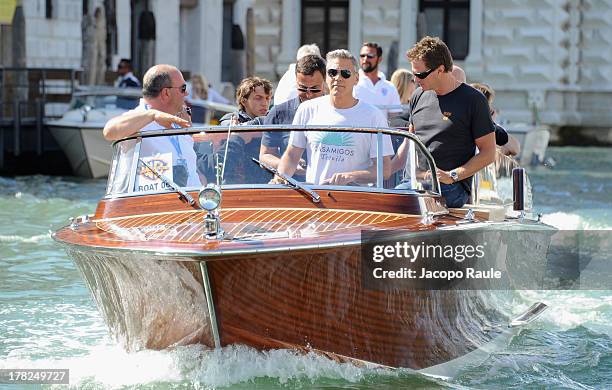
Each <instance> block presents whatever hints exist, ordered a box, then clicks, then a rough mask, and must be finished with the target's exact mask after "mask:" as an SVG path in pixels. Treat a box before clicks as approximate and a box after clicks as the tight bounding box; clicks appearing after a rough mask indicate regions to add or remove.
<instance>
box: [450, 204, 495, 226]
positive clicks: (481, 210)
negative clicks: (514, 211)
mask: <svg viewBox="0 0 612 390" xmlns="http://www.w3.org/2000/svg"><path fill="white" fill-rule="evenodd" d="M469 209H472V210H473V211H474V214H475V217H476V218H478V219H484V220H487V221H493V222H501V221H503V220H504V219H506V208H505V207H504V206H500V205H484V204H478V205H474V204H469V203H468V204H466V205H464V206H463V207H460V208H449V209H448V211H449V212H450V214H451V215H454V216H456V217H465V215H466V214H467V212H468V210H469Z"/></svg>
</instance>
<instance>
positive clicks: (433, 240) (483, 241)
mask: <svg viewBox="0 0 612 390" xmlns="http://www.w3.org/2000/svg"><path fill="white" fill-rule="evenodd" d="M607 235H608V234H607V233H606V232H605V231H558V230H556V229H552V228H551V229H542V228H541V227H535V228H534V229H533V230H530V229H521V230H516V229H508V228H506V229H503V228H499V229H497V228H491V227H488V228H472V227H470V226H469V225H464V226H462V227H460V228H454V229H448V230H442V229H440V230H434V231H431V230H427V231H408V230H405V231H404V230H378V231H362V235H361V242H362V245H361V274H362V283H363V286H364V287H365V288H367V289H372V290H380V291H397V290H544V289H595V290H597V289H610V288H612V282H611V280H612V278H611V277H610V276H612V275H611V274H612V271H611V270H612V267H610V266H609V264H610V263H609V262H610V261H612V255H610V254H611V253H612V251H611V250H610V248H611V247H612V244H610V241H611V240H609V237H606V236H607ZM592 247H597V248H599V250H598V251H587V250H585V248H592ZM606 254H607V255H606Z"/></svg>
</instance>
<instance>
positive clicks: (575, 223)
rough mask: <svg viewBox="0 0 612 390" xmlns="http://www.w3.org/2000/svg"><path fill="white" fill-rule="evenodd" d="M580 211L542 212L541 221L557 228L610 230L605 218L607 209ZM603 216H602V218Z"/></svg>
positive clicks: (608, 222) (611, 226) (609, 224)
mask: <svg viewBox="0 0 612 390" xmlns="http://www.w3.org/2000/svg"><path fill="white" fill-rule="evenodd" d="M581 211H582V213H581V214H580V215H579V214H571V213H563V212H557V213H552V214H544V215H543V216H542V222H544V223H546V224H549V225H551V226H554V227H556V228H557V229H559V230H610V229H612V224H611V223H610V221H609V220H608V219H607V218H605V216H606V214H607V213H609V211H608V210H598V209H589V210H581ZM602 217H603V218H602Z"/></svg>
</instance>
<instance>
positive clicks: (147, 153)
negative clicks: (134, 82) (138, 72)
mask: <svg viewBox="0 0 612 390" xmlns="http://www.w3.org/2000/svg"><path fill="white" fill-rule="evenodd" d="M142 95H143V98H142V99H141V100H140V104H139V106H138V107H136V108H135V109H133V110H131V111H128V112H126V113H124V114H122V115H119V116H117V117H115V118H112V119H111V120H109V121H108V122H107V123H106V125H105V126H104V130H103V134H104V138H106V139H107V140H109V141H114V140H119V139H122V138H125V137H129V136H131V135H134V134H136V133H138V132H141V133H144V132H147V131H154V130H162V129H169V128H181V127H189V126H191V120H190V118H189V115H188V114H187V112H186V111H185V106H184V105H185V97H186V96H187V84H186V83H185V79H184V78H183V75H182V73H181V72H180V71H179V70H178V69H177V68H176V67H174V66H172V65H155V66H153V67H151V68H150V69H149V70H147V72H146V73H145V76H144V78H143V88H142ZM134 145H135V142H133V141H125V142H123V143H122V144H121V146H120V147H122V157H123V158H122V159H120V161H119V164H118V165H119V166H118V167H117V171H116V174H115V175H114V180H113V182H116V183H117V185H113V187H114V188H116V189H117V191H119V187H120V188H122V189H123V191H125V190H126V189H127V185H126V183H128V182H129V177H128V174H129V172H130V171H131V169H130V168H131V163H132V161H131V160H132V159H131V158H130V156H131V155H132V154H133V149H134ZM165 153H172V168H173V169H172V172H173V177H171V178H170V179H172V180H173V181H175V182H176V184H178V185H179V186H187V187H191V186H199V185H200V178H199V176H198V174H197V164H196V160H197V159H196V154H195V151H194V150H193V139H192V137H191V136H189V135H177V136H166V137H151V138H144V139H143V140H142V143H141V146H140V157H152V156H155V155H161V154H165ZM136 184H137V183H136ZM127 190H128V191H132V190H133V189H127ZM136 190H138V188H137V186H136Z"/></svg>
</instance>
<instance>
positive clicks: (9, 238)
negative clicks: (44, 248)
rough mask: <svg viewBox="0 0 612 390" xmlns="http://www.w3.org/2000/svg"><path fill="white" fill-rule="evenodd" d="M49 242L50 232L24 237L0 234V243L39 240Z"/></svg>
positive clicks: (37, 241) (35, 241) (34, 241)
mask: <svg viewBox="0 0 612 390" xmlns="http://www.w3.org/2000/svg"><path fill="white" fill-rule="evenodd" d="M46 241H48V242H51V232H49V233H46V234H37V235H34V236H29V237H24V236H19V235H4V234H0V243H15V242H17V243H19V242H23V243H26V244H34V243H39V242H46Z"/></svg>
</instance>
